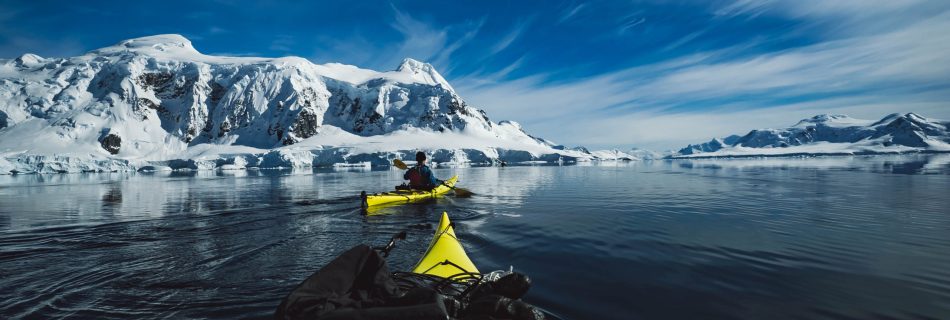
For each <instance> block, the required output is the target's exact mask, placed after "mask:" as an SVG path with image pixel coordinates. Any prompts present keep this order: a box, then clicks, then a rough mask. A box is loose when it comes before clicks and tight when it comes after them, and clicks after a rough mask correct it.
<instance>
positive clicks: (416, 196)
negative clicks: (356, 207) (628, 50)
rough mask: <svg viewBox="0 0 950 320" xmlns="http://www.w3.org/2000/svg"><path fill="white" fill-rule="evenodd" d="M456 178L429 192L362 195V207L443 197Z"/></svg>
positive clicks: (402, 191)
mask: <svg viewBox="0 0 950 320" xmlns="http://www.w3.org/2000/svg"><path fill="white" fill-rule="evenodd" d="M458 178H459V177H458V176H454V177H452V178H451V179H449V180H445V185H440V186H438V187H435V189H432V190H431V191H423V190H411V191H410V190H396V191H390V192H383V193H374V194H370V195H367V194H365V193H364V194H362V195H361V197H362V198H363V207H364V208H368V207H371V206H375V205H379V204H384V203H397V202H402V203H408V202H413V201H417V200H422V199H428V198H434V197H436V196H439V195H443V194H445V193H448V192H449V191H451V190H452V187H454V186H455V182H456V181H457V180H458Z"/></svg>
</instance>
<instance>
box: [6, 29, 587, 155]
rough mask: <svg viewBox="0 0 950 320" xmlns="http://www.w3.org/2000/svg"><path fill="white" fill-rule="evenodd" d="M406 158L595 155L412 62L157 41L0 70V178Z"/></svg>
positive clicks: (172, 38)
mask: <svg viewBox="0 0 950 320" xmlns="http://www.w3.org/2000/svg"><path fill="white" fill-rule="evenodd" d="M412 150H427V151H430V152H432V153H434V154H439V155H443V154H444V155H446V156H445V157H444V159H447V160H451V161H455V162H487V163H491V162H497V161H502V160H504V161H509V162H516V161H587V160H591V159H596V158H597V157H596V156H592V155H591V154H589V153H583V152H576V151H572V150H565V149H564V147H563V146H559V145H557V144H555V143H553V142H551V141H548V140H545V139H542V138H538V137H535V136H532V135H529V134H528V133H527V132H525V131H524V129H522V128H521V126H520V125H518V124H517V123H515V122H510V121H502V122H499V123H495V122H492V121H490V120H489V118H488V116H487V114H486V113H485V112H484V111H482V110H479V109H476V108H474V107H471V106H469V105H468V104H466V103H465V101H464V100H463V99H462V98H461V97H459V96H458V94H456V92H455V90H454V89H453V88H452V86H451V85H449V83H448V82H447V81H446V80H445V78H444V77H442V75H440V74H439V73H438V72H437V71H436V70H435V68H434V67H433V66H432V65H430V64H428V63H424V62H420V61H416V60H413V59H405V60H404V61H403V62H402V63H401V64H400V65H399V66H398V67H397V68H396V69H395V70H393V71H385V72H378V71H373V70H368V69H361V68H358V67H355V66H350V65H343V64H338V63H328V64H322V65H317V64H313V63H311V62H310V61H308V60H306V59H303V58H299V57H282V58H253V57H223V56H211V55H205V54H202V53H201V52H199V51H198V50H197V49H195V47H194V46H193V45H192V43H191V41H189V40H188V39H187V38H185V37H182V36H180V35H174V34H167V35H155V36H148V37H142V38H135V39H129V40H124V41H120V42H119V43H117V44H115V45H112V46H108V47H105V48H100V49H97V50H93V51H90V52H88V53H86V54H83V55H81V56H76V57H69V58H43V57H40V56H37V55H33V54H24V55H22V56H20V57H18V58H16V59H10V60H0V174H9V173H10V172H19V173H26V172H77V171H114V170H135V169H136V168H142V167H166V166H167V167H171V168H173V169H174V168H192V169H195V168H198V169H201V168H208V167H211V168H214V167H220V166H221V165H229V166H230V167H229V168H231V167H255V166H256V167H262V166H263V167H266V166H269V165H275V166H292V167H299V166H312V165H329V164H332V163H330V162H333V161H335V162H354V161H359V162H361V161H370V162H372V163H374V164H386V163H388V162H389V159H391V157H394V156H402V155H403V154H404V153H407V152H411V151H412ZM330 160H332V161H330ZM328 161H330V162H328Z"/></svg>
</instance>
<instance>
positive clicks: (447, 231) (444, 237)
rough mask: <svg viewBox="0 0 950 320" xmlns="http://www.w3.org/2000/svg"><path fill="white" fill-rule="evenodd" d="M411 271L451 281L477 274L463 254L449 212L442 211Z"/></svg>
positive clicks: (470, 261)
mask: <svg viewBox="0 0 950 320" xmlns="http://www.w3.org/2000/svg"><path fill="white" fill-rule="evenodd" d="M412 272H413V273H418V274H427V275H433V276H438V277H442V278H446V279H450V280H453V281H462V280H467V279H471V278H475V277H476V276H478V275H479V272H478V269H477V268H475V264H474V263H472V260H471V259H469V258H468V255H467V254H465V249H464V248H462V243H461V242H459V240H458V238H457V237H456V236H455V230H454V228H453V227H452V222H451V221H449V214H448V213H446V212H443V213H442V219H441V220H439V228H438V229H436V231H435V236H433V237H432V241H431V242H430V243H429V249H428V250H426V253H425V254H424V255H422V259H419V263H417V264H416V266H415V267H414V268H412Z"/></svg>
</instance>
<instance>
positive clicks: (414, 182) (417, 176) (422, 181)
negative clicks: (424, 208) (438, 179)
mask: <svg viewBox="0 0 950 320" xmlns="http://www.w3.org/2000/svg"><path fill="white" fill-rule="evenodd" d="M407 174H408V175H409V185H410V186H413V187H422V186H427V185H429V180H426V178H425V177H423V176H422V171H420V170H419V167H412V169H409V172H408V173H407Z"/></svg>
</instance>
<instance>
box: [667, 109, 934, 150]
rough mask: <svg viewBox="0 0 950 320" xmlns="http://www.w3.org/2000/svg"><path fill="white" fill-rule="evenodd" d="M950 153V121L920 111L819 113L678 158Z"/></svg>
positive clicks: (714, 143)
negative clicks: (866, 116)
mask: <svg viewBox="0 0 950 320" xmlns="http://www.w3.org/2000/svg"><path fill="white" fill-rule="evenodd" d="M913 152H950V121H943V120H936V119H927V118H924V117H921V116H920V115H917V114H914V113H907V114H897V113H895V114H891V115H888V116H886V117H884V118H883V119H881V120H879V121H872V120H860V119H854V118H851V117H848V116H845V115H818V116H815V117H812V118H809V119H804V120H801V121H799V122H798V123H797V124H795V125H794V126H792V127H789V128H786V129H761V130H752V131H750V132H749V133H748V134H746V135H744V136H741V137H740V136H736V135H733V136H729V137H726V138H723V139H718V138H717V139H713V140H711V141H709V142H705V143H701V144H696V145H689V146H687V147H685V148H683V149H680V150H679V152H677V153H676V154H674V155H673V156H672V157H673V158H696V157H737V156H738V157H745V156H788V155H835V154H842V155H844V154H888V153H913Z"/></svg>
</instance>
